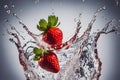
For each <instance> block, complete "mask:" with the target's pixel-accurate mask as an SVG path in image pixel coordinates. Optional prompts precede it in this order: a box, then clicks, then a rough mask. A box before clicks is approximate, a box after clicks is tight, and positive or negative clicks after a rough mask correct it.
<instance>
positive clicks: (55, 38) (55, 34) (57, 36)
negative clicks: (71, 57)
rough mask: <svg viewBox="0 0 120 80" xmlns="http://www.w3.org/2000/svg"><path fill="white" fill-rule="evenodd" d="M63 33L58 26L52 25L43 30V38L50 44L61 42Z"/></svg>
mask: <svg viewBox="0 0 120 80" xmlns="http://www.w3.org/2000/svg"><path fill="white" fill-rule="evenodd" d="M62 39H63V33H62V31H61V30H60V29H59V28H56V27H53V28H50V29H49V30H47V31H46V32H45V34H44V35H43V40H44V41H45V42H47V43H48V44H50V45H55V44H56V45H59V44H62Z"/></svg>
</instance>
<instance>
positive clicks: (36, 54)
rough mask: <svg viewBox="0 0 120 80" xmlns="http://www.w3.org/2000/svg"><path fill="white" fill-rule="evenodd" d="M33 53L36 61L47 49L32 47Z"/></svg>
mask: <svg viewBox="0 0 120 80" xmlns="http://www.w3.org/2000/svg"><path fill="white" fill-rule="evenodd" d="M33 53H34V54H35V56H34V60H35V61H37V60H39V59H40V58H41V57H42V56H44V55H45V54H46V53H47V51H46V50H45V49H40V48H37V47H34V49H33Z"/></svg>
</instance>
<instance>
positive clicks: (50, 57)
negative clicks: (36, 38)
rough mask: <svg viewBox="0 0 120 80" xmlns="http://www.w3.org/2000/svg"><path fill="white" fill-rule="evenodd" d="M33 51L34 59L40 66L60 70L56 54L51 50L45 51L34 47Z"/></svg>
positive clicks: (53, 70) (54, 70) (52, 70)
mask: <svg viewBox="0 0 120 80" xmlns="http://www.w3.org/2000/svg"><path fill="white" fill-rule="evenodd" d="M33 52H34V53H35V57H34V60H38V64H39V65H40V67H41V68H43V69H45V70H47V71H50V72H53V73H58V72H59V70H60V66H59V62H58V58H57V55H56V54H55V53H54V52H52V51H45V50H43V49H38V48H36V47H35V48H34V50H33Z"/></svg>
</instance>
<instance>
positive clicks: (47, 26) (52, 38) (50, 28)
mask: <svg viewBox="0 0 120 80" xmlns="http://www.w3.org/2000/svg"><path fill="white" fill-rule="evenodd" d="M57 22H58V17H56V16H54V15H51V16H48V22H47V21H46V20H44V19H41V20H40V21H39V25H37V28H38V29H39V30H40V31H44V32H43V37H42V39H43V41H45V42H46V43H48V44H50V45H52V46H53V45H60V44H62V39H63V33H62V31H61V30H60V29H59V28H57V26H56V25H57Z"/></svg>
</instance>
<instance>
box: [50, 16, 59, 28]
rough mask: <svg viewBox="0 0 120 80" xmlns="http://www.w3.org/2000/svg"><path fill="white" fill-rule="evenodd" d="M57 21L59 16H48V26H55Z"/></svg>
mask: <svg viewBox="0 0 120 80" xmlns="http://www.w3.org/2000/svg"><path fill="white" fill-rule="evenodd" d="M57 22H58V17H56V16H55V15H50V16H48V27H53V26H55V25H56V24H57Z"/></svg>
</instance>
